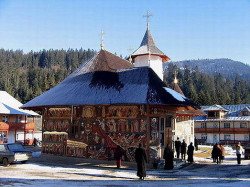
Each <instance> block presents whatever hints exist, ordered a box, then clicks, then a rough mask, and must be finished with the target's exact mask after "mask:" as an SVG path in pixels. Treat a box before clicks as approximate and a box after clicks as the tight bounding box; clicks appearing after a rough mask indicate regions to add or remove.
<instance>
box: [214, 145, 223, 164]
mask: <svg viewBox="0 0 250 187" xmlns="http://www.w3.org/2000/svg"><path fill="white" fill-rule="evenodd" d="M225 154H226V153H225V148H224V146H223V145H221V144H217V143H216V144H215V145H214V146H213V149H212V159H213V162H216V163H217V164H219V163H223V160H224V159H225Z"/></svg>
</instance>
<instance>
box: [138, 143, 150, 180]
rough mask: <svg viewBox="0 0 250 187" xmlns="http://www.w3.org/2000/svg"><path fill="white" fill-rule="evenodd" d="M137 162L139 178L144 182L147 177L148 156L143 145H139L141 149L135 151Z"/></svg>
mask: <svg viewBox="0 0 250 187" xmlns="http://www.w3.org/2000/svg"><path fill="white" fill-rule="evenodd" d="M135 161H136V163H137V176H138V177H140V179H142V180H144V177H146V163H147V155H146V151H145V150H144V149H143V148H142V145H141V143H140V144H139V148H137V149H136V150H135Z"/></svg>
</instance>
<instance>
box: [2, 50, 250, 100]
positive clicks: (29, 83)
mask: <svg viewBox="0 0 250 187" xmlns="http://www.w3.org/2000/svg"><path fill="white" fill-rule="evenodd" d="M95 53H96V51H94V50H92V49H87V50H84V49H79V50H77V49H74V50H73V49H68V50H63V49H62V50H42V51H39V52H33V51H31V52H29V53H23V51H21V50H16V51H13V50H4V49H0V90H4V91H7V92H8V93H9V94H11V95H12V96H14V97H15V98H16V99H18V100H19V101H20V102H22V103H26V102H27V101H29V100H31V99H33V98H34V97H36V96H38V95H40V94H42V93H43V92H45V91H46V90H49V89H50V88H52V87H54V86H56V85H57V84H58V83H60V82H61V81H62V80H63V79H64V78H65V77H66V76H68V75H69V74H70V73H71V72H73V71H74V70H75V69H76V68H77V67H79V65H80V64H82V63H83V62H85V61H87V60H88V59H90V58H91V57H93V55H94V54H95ZM174 71H177V72H178V75H177V78H178V80H179V86H180V88H181V89H182V91H183V92H184V94H185V95H186V96H187V97H189V98H190V99H192V100H193V101H194V102H196V103H197V104H199V105H212V104H246V103H250V84H249V83H248V82H247V81H245V80H243V79H241V78H240V77H239V76H236V77H235V79H234V80H231V79H227V78H224V77H223V76H222V75H221V74H217V75H208V74H205V73H201V72H200V71H199V69H198V68H197V67H196V68H194V69H190V68H189V67H188V66H185V68H183V69H179V68H178V67H177V66H176V65H174V64H172V63H170V64H169V66H168V67H167V68H166V69H165V72H164V80H165V81H166V83H167V85H168V86H171V83H172V81H173V78H174Z"/></svg>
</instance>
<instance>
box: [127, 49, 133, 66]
mask: <svg viewBox="0 0 250 187" xmlns="http://www.w3.org/2000/svg"><path fill="white" fill-rule="evenodd" d="M133 50H134V49H133V48H129V49H128V52H129V59H128V61H129V62H130V63H131V64H132V57H131V54H132V52H133Z"/></svg>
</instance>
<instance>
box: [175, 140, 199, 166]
mask: <svg viewBox="0 0 250 187" xmlns="http://www.w3.org/2000/svg"><path fill="white" fill-rule="evenodd" d="M174 145H175V151H176V157H177V158H180V153H181V159H183V160H186V154H187V155H188V159H187V161H188V162H189V163H192V162H194V157H193V156H194V146H193V143H192V142H191V143H190V144H189V146H188V150H187V144H186V142H185V140H183V141H182V142H181V141H180V140H179V137H177V140H176V141H175V142H174Z"/></svg>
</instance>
